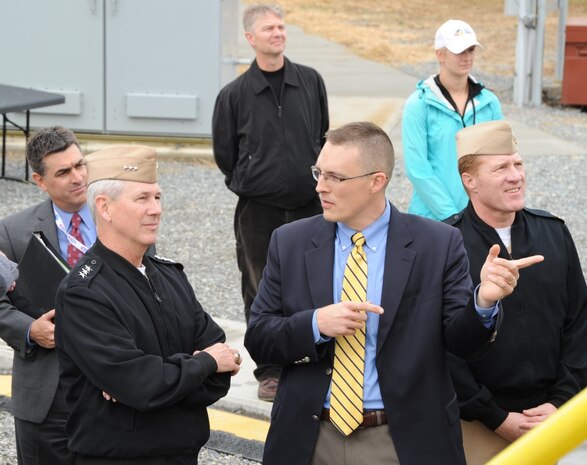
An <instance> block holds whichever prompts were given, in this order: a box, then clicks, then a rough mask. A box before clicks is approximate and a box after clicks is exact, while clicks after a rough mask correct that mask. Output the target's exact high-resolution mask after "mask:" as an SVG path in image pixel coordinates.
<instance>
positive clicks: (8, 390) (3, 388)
mask: <svg viewBox="0 0 587 465" xmlns="http://www.w3.org/2000/svg"><path fill="white" fill-rule="evenodd" d="M11 395H12V376H10V375H0V396H6V397H10V396H11Z"/></svg>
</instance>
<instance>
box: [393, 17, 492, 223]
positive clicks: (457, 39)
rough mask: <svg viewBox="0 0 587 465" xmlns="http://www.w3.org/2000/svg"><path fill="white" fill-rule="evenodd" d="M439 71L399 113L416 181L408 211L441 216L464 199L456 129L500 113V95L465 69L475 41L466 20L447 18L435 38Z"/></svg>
mask: <svg viewBox="0 0 587 465" xmlns="http://www.w3.org/2000/svg"><path fill="white" fill-rule="evenodd" d="M434 46H435V49H436V56H437V58H438V61H439V63H440V72H439V74H437V75H433V76H430V77H429V78H428V79H426V80H423V81H420V82H419V83H418V85H417V90H416V91H415V92H414V93H413V94H412V95H411V96H410V97H409V98H408V100H407V102H406V105H405V107H404V111H403V116H402V143H403V148H404V162H405V166H406V172H407V175H408V178H409V179H410V182H411V183H412V185H413V187H414V191H413V194H412V199H411V201H410V205H409V208H408V212H409V213H414V214H416V215H421V216H425V217H428V218H432V219H435V220H443V219H445V218H448V217H449V216H450V215H452V214H453V213H457V212H459V211H461V210H462V209H463V208H465V206H466V205H467V201H468V198H467V195H466V194H465V191H464V189H463V185H462V183H461V179H460V176H459V173H458V169H457V157H456V143H455V135H456V133H457V131H459V130H460V129H462V128H463V127H465V126H470V125H472V124H476V123H481V122H484V121H491V120H498V119H503V115H502V113H501V105H500V103H499V100H498V99H497V97H496V96H495V94H493V93H492V92H491V91H490V90H488V89H486V88H485V87H484V86H483V85H482V84H481V83H479V82H477V81H476V80H475V79H474V78H473V77H472V76H471V75H470V74H469V73H470V71H471V68H472V67H473V61H474V55H475V50H476V48H477V47H480V46H481V44H479V42H477V38H476V36H475V32H474V31H473V29H472V28H471V26H469V25H468V24H467V23H465V22H464V21H460V20H452V19H451V20H449V21H447V22H446V23H444V24H443V25H442V26H440V28H439V29H438V31H436V38H435V43H434Z"/></svg>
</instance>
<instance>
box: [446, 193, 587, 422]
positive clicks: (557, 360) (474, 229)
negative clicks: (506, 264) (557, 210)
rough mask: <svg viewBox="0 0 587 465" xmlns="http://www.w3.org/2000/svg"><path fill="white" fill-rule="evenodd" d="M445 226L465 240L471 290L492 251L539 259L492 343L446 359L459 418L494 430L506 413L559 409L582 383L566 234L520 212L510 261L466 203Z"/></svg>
mask: <svg viewBox="0 0 587 465" xmlns="http://www.w3.org/2000/svg"><path fill="white" fill-rule="evenodd" d="M446 222H448V223H449V224H452V225H453V226H455V227H457V228H459V229H460V231H461V233H462V235H463V239H464V241H465V248H466V249H467V253H468V256H469V262H470V267H471V277H472V278H473V282H474V283H475V284H478V282H479V271H480V269H481V266H482V265H483V263H484V261H485V258H486V256H487V250H488V248H489V247H490V246H491V245H492V244H499V245H500V246H501V253H500V256H501V257H502V258H508V259H509V258H514V259H516V258H522V257H526V256H530V255H535V254H541V255H544V261H543V262H542V263H538V264H537V265H534V266H531V267H529V268H525V269H522V270H520V279H519V280H518V285H517V287H516V288H515V289H514V292H513V293H512V294H511V295H510V296H508V297H506V298H505V299H504V300H503V301H502V306H503V318H504V324H503V326H502V328H501V330H500V331H499V333H498V334H497V337H496V339H495V341H494V342H493V344H491V345H489V346H488V348H487V350H486V351H485V352H483V354H482V355H481V356H479V357H477V358H475V359H472V360H468V362H464V361H463V360H462V359H458V358H456V357H452V358H451V371H452V376H453V380H454V382H455V388H456V390H457V394H458V397H459V402H460V407H461V417H462V418H463V419H465V420H469V421H472V420H479V421H481V422H483V423H484V424H485V425H486V426H487V427H488V428H490V429H492V430H494V429H495V428H497V427H498V426H499V425H500V424H501V423H502V422H503V421H504V420H505V418H506V416H507V413H508V412H510V411H515V412H521V411H522V410H523V409H527V408H532V407H536V406H538V405H540V404H543V403H545V402H550V403H552V404H553V405H555V406H556V407H558V406H560V405H561V404H563V403H564V402H566V401H567V400H569V399H570V398H571V397H572V396H573V395H575V394H577V392H579V391H580V389H581V388H583V387H585V385H586V382H587V349H586V345H585V341H587V288H586V286H585V278H584V276H583V273H582V271H581V264H580V263H579V258H578V255H577V250H576V248H575V244H574V243H573V239H572V238H571V235H570V233H569V230H568V229H567V227H566V226H565V224H564V222H563V221H562V220H561V219H559V218H557V217H555V216H553V215H551V214H550V213H547V212H544V211H539V210H530V209H524V210H521V211H519V212H517V213H516V219H515V221H514V224H513V225H512V229H511V245H512V247H511V248H512V253H511V256H510V255H509V254H508V252H507V250H506V248H505V246H504V245H503V243H502V242H501V240H500V238H499V235H498V234H497V232H496V231H495V229H493V228H492V227H490V226H488V225H487V224H485V223H484V222H483V221H482V220H481V219H480V218H479V217H478V216H477V214H476V213H475V211H474V209H473V207H472V206H471V204H470V203H469V205H468V206H467V208H465V210H463V211H462V212H461V213H460V214H457V215H454V216H453V217H451V218H449V219H447V220H446Z"/></svg>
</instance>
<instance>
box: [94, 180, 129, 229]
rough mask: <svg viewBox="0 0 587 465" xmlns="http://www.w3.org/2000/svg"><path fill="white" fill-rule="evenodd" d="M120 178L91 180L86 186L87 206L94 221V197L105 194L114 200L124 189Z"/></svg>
mask: <svg viewBox="0 0 587 465" xmlns="http://www.w3.org/2000/svg"><path fill="white" fill-rule="evenodd" d="M125 182H127V181H121V180H120V179H102V180H100V181H96V182H93V183H92V184H90V185H89V186H88V206H89V207H90V212H91V213H92V217H93V218H94V221H96V197H98V196H99V195H107V196H108V197H110V198H111V199H113V200H116V199H117V198H118V196H119V195H120V194H121V192H122V191H123V190H124V183H125Z"/></svg>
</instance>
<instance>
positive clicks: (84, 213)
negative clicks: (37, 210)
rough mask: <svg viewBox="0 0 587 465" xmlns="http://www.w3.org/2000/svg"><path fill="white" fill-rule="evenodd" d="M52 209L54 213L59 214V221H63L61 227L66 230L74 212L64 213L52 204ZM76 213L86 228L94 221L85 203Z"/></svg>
mask: <svg viewBox="0 0 587 465" xmlns="http://www.w3.org/2000/svg"><path fill="white" fill-rule="evenodd" d="M53 208H55V211H56V212H57V213H58V214H59V217H60V218H61V221H63V225H64V226H65V227H66V228H68V227H69V224H70V223H71V217H72V216H73V214H74V212H66V211H65V210H62V209H61V208H59V207H58V206H57V205H55V204H53ZM77 213H78V214H79V216H81V217H82V220H83V222H84V224H85V225H86V226H91V225H93V224H94V220H93V218H92V214H91V212H90V207H88V204H87V203H86V204H84V206H83V207H82V208H81V209H80V210H79V211H78V212H77Z"/></svg>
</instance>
